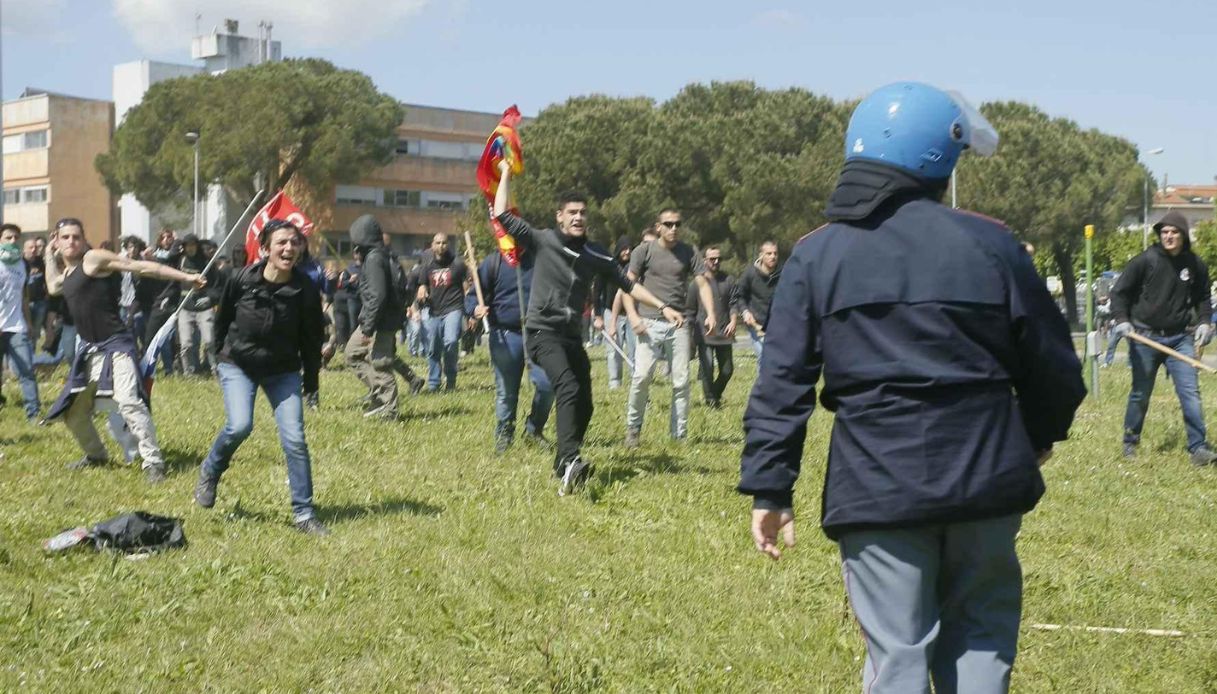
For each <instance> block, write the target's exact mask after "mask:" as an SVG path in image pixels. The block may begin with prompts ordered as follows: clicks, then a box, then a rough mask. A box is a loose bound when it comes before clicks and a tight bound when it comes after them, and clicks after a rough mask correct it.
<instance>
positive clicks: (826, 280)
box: [739, 83, 1085, 694]
mask: <svg viewBox="0 0 1217 694" xmlns="http://www.w3.org/2000/svg"><path fill="white" fill-rule="evenodd" d="M845 145H846V147H845V151H846V163H845V167H844V169H843V171H842V173H841V177H840V180H839V181H838V184H837V188H836V190H835V191H834V193H833V195H832V198H831V200H830V201H829V206H828V208H827V211H826V213H827V216H828V218H829V220H830V223H829V224H828V225H827V226H824V227H822V228H820V229H818V230H816V231H814V232H812V233H810V234H808V235H807V236H805V237H804V238H803V239H801V240H800V241H799V242H798V243H797V244H796V246H795V248H794V250H793V252H792V254H791V256H790V259H789V260H788V261H787V262H786V265H785V267H784V268H783V271H782V279H781V282H780V283H779V285H778V288H777V292H776V295H775V297H774V300H773V305H772V308H771V311H770V314H769V325H771V326H778V325H780V326H781V330H770V331H769V333H768V335H767V338H766V342H765V358H764V359H763V360H762V361H761V364H760V374H759V376H758V378H757V382H756V384H755V386H754V387H753V390H752V396H751V399H750V401H749V403H748V407H747V411H746V413H745V415H744V428H745V444H744V452H743V458H742V463H741V479H740V484H739V490H740V491H741V492H743V493H745V494H749V495H751V496H753V498H754V505H753V512H752V514H753V521H752V530H753V539H754V541H755V542H756V545H757V548H758V549H760V550H761V551H762V552H764V553H766V554H768V555H770V556H772V557H774V558H777V557H778V556H779V555H780V551H779V549H778V547H777V543H778V539H777V538H778V535H782V536H783V539H784V540H785V542H786V544H787V545H789V544H792V543H793V541H794V515H793V488H794V484H795V481H796V480H797V478H798V475H799V467H800V462H801V460H802V457H803V441H804V438H805V437H806V432H807V418H808V416H810V414H811V412H812V410H813V408H814V407H815V402H816V385H817V383H818V381H819V380H820V377H821V375H823V377H824V386H823V390H822V392H821V393H820V400H821V402H822V403H823V405H824V407H825V408H826V409H828V410H830V411H834V412H836V420H835V423H834V427H833V434H832V440H831V443H830V448H829V454H828V471H827V474H826V476H825V483H824V492H823V517H822V525H823V528H824V531H825V533H826V534H827V535H828V536H829V537H830V538H831V539H833V540H836V541H837V542H838V544H839V545H840V550H841V555H842V558H843V561H844V572H845V576H846V588H847V592H848V594H849V598H850V601H851V603H852V606H853V608H854V613H855V615H856V616H857V618H858V621H859V622H860V624H861V626H862V631H863V636H864V638H865V639H866V641H867V663H866V666H865V669H864V674H863V684H864V689H865V690H866V691H869V692H875V694H879V693H881V692H912V691H917V692H921V691H928V690H929V681H930V680H931V679H932V680H933V682H934V684H935V689H937V690H938V691H956V690H957V689H959V688H960V687H962V686H964V685H965V684H966V685H967V686H968V687H970V688H971V689H970V690H969V691H985V692H990V691H1002V690H1004V689H1005V688H1006V687H1008V684H1009V676H1010V670H1011V667H1012V665H1013V661H1014V654H1015V647H1016V643H1017V637H1018V625H1019V619H1020V613H1021V604H1020V601H1021V594H1022V577H1021V573H1020V569H1019V563H1018V557H1017V555H1016V553H1015V549H1014V540H1015V535H1016V534H1017V532H1018V529H1019V524H1020V522H1021V518H1022V515H1023V514H1024V513H1026V512H1028V511H1030V510H1031V509H1032V508H1034V507H1035V505H1036V502H1037V501H1038V500H1039V498H1040V496H1041V495H1042V494H1043V492H1044V483H1043V479H1042V478H1041V476H1040V472H1039V464H1042V463H1043V462H1044V461H1045V460H1046V459H1047V457H1048V455H1049V454H1050V452H1051V450H1052V445H1053V443H1054V442H1056V441H1060V440H1062V439H1064V438H1065V436H1066V434H1067V432H1068V430H1069V426H1070V424H1071V422H1072V420H1073V414H1074V410H1075V409H1076V408H1077V407H1078V405H1079V404H1080V403H1081V401H1082V398H1083V397H1084V395H1085V389H1084V387H1083V385H1082V378H1081V365H1080V363H1079V362H1078V358H1077V356H1076V355H1075V354H1074V351H1073V345H1072V343H1071V340H1070V336H1069V329H1068V327H1067V326H1066V324H1065V321H1064V319H1063V318H1062V317H1061V315H1060V312H1059V311H1058V310H1057V309H1056V306H1055V305H1054V304H1053V302H1052V299H1051V297H1050V296H1049V295H1048V291H1047V289H1046V288H1045V286H1044V283H1043V282H1042V281H1041V280H1040V279H1039V277H1037V276H1036V273H1035V269H1034V268H1033V267H1032V264H1031V260H1030V258H1029V257H1028V256H1027V254H1026V253H1024V252H1023V250H1022V249H1021V248H1020V246H1019V244H1018V242H1017V241H1016V240H1015V239H1014V237H1013V236H1012V235H1011V234H1010V231H1009V229H1007V228H1006V227H1005V226H1003V225H1002V224H1001V223H999V222H997V221H994V220H991V219H987V218H984V217H981V216H978V215H975V214H971V213H967V212H962V211H955V210H952V209H950V208H948V207H945V206H943V205H942V204H940V203H939V199H940V197H941V195H942V193H943V191H944V190H945V188H946V185H947V182H948V180H949V177H950V174H951V171H952V169H953V168H954V166H955V163H956V161H957V159H958V157H959V155H960V154H961V153H962V151H963V150H964V149H965V148H968V147H971V148H972V149H974V150H976V151H978V152H979V153H980V154H982V155H987V154H991V153H992V152H993V150H994V149H996V145H997V135H996V133H994V132H993V131H992V128H991V127H990V126H989V125H988V123H987V122H986V121H985V120H984V118H983V117H982V116H980V114H979V113H977V112H976V111H975V110H974V109H972V108H971V107H970V106H968V105H967V103H966V102H965V101H963V99H962V97H959V96H957V95H952V94H948V93H945V92H942V91H940V90H938V89H936V88H933V87H930V86H928V85H923V84H916V83H898V84H893V85H889V86H887V87H884V88H881V89H879V90H878V91H876V92H874V93H873V94H871V95H870V96H868V97H867V98H865V99H863V101H862V102H861V103H860V104H859V105H858V107H857V109H856V110H855V111H854V114H853V117H852V119H851V120H850V123H849V127H848V130H847V133H846V142H845Z"/></svg>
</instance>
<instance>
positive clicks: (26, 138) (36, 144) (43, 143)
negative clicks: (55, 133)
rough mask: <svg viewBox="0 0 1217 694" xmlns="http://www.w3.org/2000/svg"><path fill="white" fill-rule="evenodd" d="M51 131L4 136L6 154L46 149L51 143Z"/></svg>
mask: <svg viewBox="0 0 1217 694" xmlns="http://www.w3.org/2000/svg"><path fill="white" fill-rule="evenodd" d="M50 135H51V131H50V130H35V131H34V132H28V133H17V134H16V135H5V136H4V153H5V154H16V153H17V152H24V151H26V150H29V149H46V147H47V145H48V144H49V143H50Z"/></svg>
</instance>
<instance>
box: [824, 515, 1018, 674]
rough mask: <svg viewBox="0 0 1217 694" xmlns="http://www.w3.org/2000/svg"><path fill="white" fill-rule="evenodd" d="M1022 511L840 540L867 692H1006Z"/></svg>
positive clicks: (1015, 617) (1014, 644)
mask: <svg viewBox="0 0 1217 694" xmlns="http://www.w3.org/2000/svg"><path fill="white" fill-rule="evenodd" d="M1021 523H1022V515H1012V516H1003V517H1001V518H993V519H989V520H983V521H973V522H968V523H952V524H946V525H932V526H925V527H918V528H910V529H883V530H861V531H856V532H850V533H846V534H845V535H844V536H842V537H841V538H840V540H839V545H840V548H841V557H842V561H843V569H842V573H843V574H844V578H845V590H846V592H847V593H848V594H849V601H850V604H851V605H852V606H853V610H854V614H855V616H856V617H857V619H858V623H859V625H860V626H861V627H862V633H863V638H865V640H866V664H865V666H864V669H863V672H862V691H864V692H868V693H870V694H884V693H887V692H899V693H900V694H912V693H916V692H924V693H925V694H929V692H930V680H931V679H933V682H934V691H935V692H936V694H954V693H955V692H976V693H984V694H989V693H994V694H997V693H1004V692H1006V691H1008V690H1009V688H1010V671H1011V669H1012V668H1013V666H1014V653H1015V650H1016V647H1017V645H1018V626H1019V619H1020V617H1021V614H1022V594H1023V576H1022V569H1021V567H1020V566H1019V563H1018V555H1017V554H1016V553H1015V549H1014V539H1015V536H1016V535H1017V534H1018V529H1019V525H1020V524H1021Z"/></svg>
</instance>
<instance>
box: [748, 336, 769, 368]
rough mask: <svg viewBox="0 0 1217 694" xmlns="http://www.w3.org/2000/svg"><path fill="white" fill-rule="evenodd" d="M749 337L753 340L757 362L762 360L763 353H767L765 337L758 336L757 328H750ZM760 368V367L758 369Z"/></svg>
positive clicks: (753, 349)
mask: <svg viewBox="0 0 1217 694" xmlns="http://www.w3.org/2000/svg"><path fill="white" fill-rule="evenodd" d="M748 337H749V338H751V340H752V351H753V352H756V360H757V361H758V362H759V361H760V360H761V352H763V351H765V336H764V335H758V334H757V332H756V328H751V327H750V328H748ZM758 368H759V367H758Z"/></svg>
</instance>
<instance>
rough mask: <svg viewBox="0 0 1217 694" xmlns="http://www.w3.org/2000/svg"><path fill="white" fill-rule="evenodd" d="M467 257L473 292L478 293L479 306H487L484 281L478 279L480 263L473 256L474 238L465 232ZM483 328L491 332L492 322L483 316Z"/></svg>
mask: <svg viewBox="0 0 1217 694" xmlns="http://www.w3.org/2000/svg"><path fill="white" fill-rule="evenodd" d="M465 255H466V256H468V257H469V272H470V274H472V275H473V291H474V292H476V293H477V297H478V306H485V305H486V298H485V297H484V296H482V281H481V280H480V279H478V263H477V256H475V255H473V237H472V236H470V235H469V232H467V231H466V232H465ZM482 327H483V328H485V329H486V332H487V333H489V332H490V320H489V319H488V318H486V317H485V316H482Z"/></svg>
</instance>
